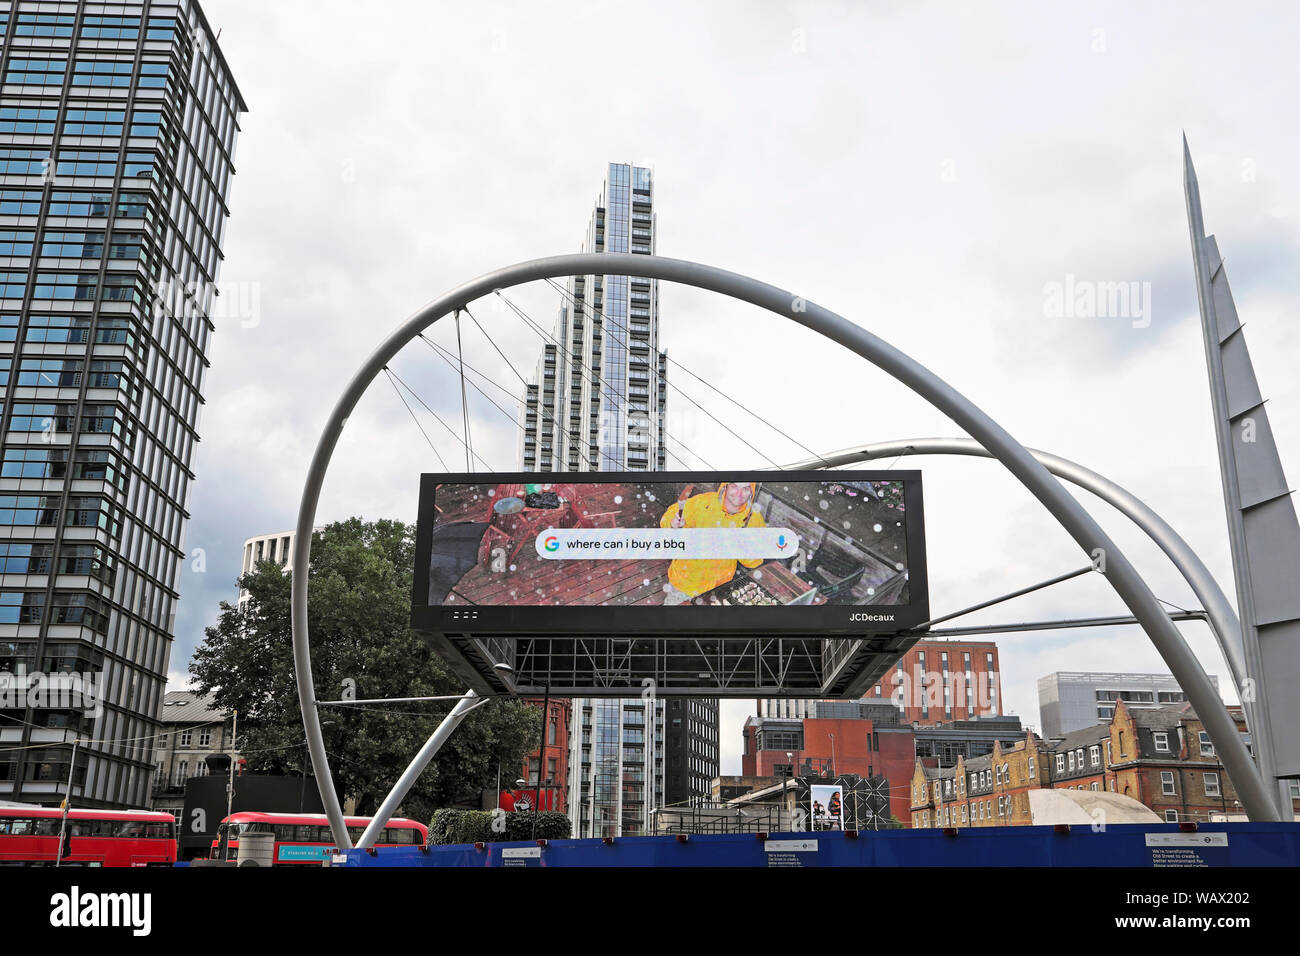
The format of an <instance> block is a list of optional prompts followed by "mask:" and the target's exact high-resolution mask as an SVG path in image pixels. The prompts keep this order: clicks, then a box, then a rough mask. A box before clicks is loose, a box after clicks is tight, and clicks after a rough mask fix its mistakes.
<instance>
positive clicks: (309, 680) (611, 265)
mask: <svg viewBox="0 0 1300 956" xmlns="http://www.w3.org/2000/svg"><path fill="white" fill-rule="evenodd" d="M593 272H595V273H601V274H607V275H626V276H636V277H639V278H647V279H660V280H663V281H666V282H676V283H679V284H682V285H688V286H693V287H695V288H698V289H703V290H705V291H708V292H715V293H719V294H721V295H725V296H728V297H730V298H733V299H737V300H739V301H742V302H748V303H749V304H751V305H754V306H757V307H759V308H761V309H766V310H767V311H769V312H772V313H774V314H776V315H779V316H782V317H783V318H787V319H790V320H792V321H794V322H796V323H798V324H799V325H802V326H804V327H805V328H807V329H809V330H811V331H814V332H817V333H818V334H820V335H823V336H825V337H826V338H828V339H830V340H831V341H832V342H836V343H838V344H839V345H841V346H843V347H844V348H847V349H849V350H850V351H852V352H853V353H855V354H856V355H859V356H861V357H862V358H864V359H866V360H867V361H868V362H870V363H871V364H873V365H875V366H876V367H877V368H879V369H881V370H882V371H884V372H886V373H887V374H889V375H891V376H892V377H893V378H895V379H897V380H898V381H899V382H901V383H902V384H904V385H906V386H907V387H908V388H910V389H911V390H912V391H914V392H916V393H917V394H918V395H920V396H921V397H922V398H923V399H925V400H926V401H927V402H929V403H930V404H931V405H932V406H934V407H935V408H937V409H938V410H939V411H941V412H943V413H944V414H946V415H947V416H948V417H949V418H951V419H952V420H953V421H954V422H955V423H956V424H957V425H958V426H959V427H960V428H962V429H963V430H964V431H966V432H967V433H968V434H969V435H971V436H972V437H973V438H974V439H975V440H976V441H978V442H979V443H980V445H981V446H983V447H984V448H985V449H987V450H988V452H989V453H990V455H991V456H992V457H994V458H996V459H998V461H1000V462H1001V463H1002V464H1003V465H1004V466H1005V467H1006V469H1007V470H1008V471H1010V472H1011V474H1013V475H1014V476H1015V477H1016V478H1017V479H1018V480H1019V481H1020V482H1021V484H1023V485H1024V486H1025V487H1026V488H1027V489H1028V490H1029V492H1030V493H1031V494H1033V495H1034V497H1035V498H1037V499H1038V500H1039V501H1040V502H1041V503H1042V504H1043V506H1044V507H1046V508H1047V510H1048V512H1049V513H1050V514H1051V515H1052V516H1053V517H1054V518H1055V519H1056V520H1057V521H1058V522H1059V523H1060V524H1061V526H1062V527H1063V528H1065V530H1066V531H1067V532H1068V533H1069V534H1070V536H1071V537H1072V538H1073V539H1074V540H1075V543H1077V544H1078V545H1079V547H1080V548H1081V549H1082V550H1083V551H1084V553H1085V554H1087V555H1089V556H1090V557H1094V558H1095V556H1096V555H1098V554H1100V555H1104V557H1105V561H1104V565H1103V566H1104V569H1105V570H1104V571H1101V573H1102V574H1103V575H1104V576H1105V578H1106V580H1107V581H1108V582H1109V583H1110V585H1111V587H1112V588H1114V590H1115V592H1116V593H1117V594H1118V595H1119V597H1120V598H1121V600H1123V601H1124V603H1125V605H1127V607H1128V608H1129V610H1130V611H1131V612H1132V614H1133V616H1134V617H1135V618H1136V619H1137V621H1138V622H1139V623H1140V624H1141V625H1142V628H1143V630H1144V631H1145V632H1146V633H1147V636H1148V637H1149V638H1150V639H1151V642H1152V643H1153V644H1154V645H1155V647H1156V650H1157V652H1158V653H1159V654H1160V656H1161V657H1162V658H1163V659H1164V661H1165V664H1166V665H1167V666H1168V667H1169V670H1170V672H1171V673H1172V674H1173V675H1174V676H1175V677H1176V678H1177V679H1178V682H1179V684H1180V685H1181V686H1182V688H1183V690H1184V692H1185V693H1186V694H1187V697H1188V699H1189V700H1190V702H1191V703H1192V705H1193V706H1194V707H1195V708H1196V710H1197V713H1198V715H1199V716H1200V717H1201V720H1202V721H1203V723H1204V724H1205V728H1206V730H1207V732H1208V733H1209V734H1210V738H1211V739H1212V740H1213V742H1214V744H1215V747H1216V749H1217V750H1218V752H1219V754H1220V758H1221V760H1222V762H1223V765H1224V768H1225V769H1226V770H1227V772H1228V774H1229V775H1230V776H1231V778H1232V780H1233V782H1234V784H1235V785H1236V787H1237V791H1238V796H1239V797H1240V799H1241V803H1242V807H1243V809H1244V810H1245V811H1246V813H1247V814H1248V815H1249V817H1250V819H1251V820H1257V821H1265V820H1266V821H1275V820H1277V819H1278V816H1279V814H1278V810H1277V807H1276V806H1275V804H1274V802H1273V800H1272V799H1271V798H1270V794H1269V790H1268V788H1266V787H1265V785H1264V782H1263V780H1262V779H1261V777H1260V775H1259V774H1258V773H1257V771H1256V768H1255V765H1254V763H1253V762H1252V761H1251V757H1250V753H1249V752H1248V750H1247V749H1246V745H1245V743H1243V741H1242V740H1241V736H1240V734H1238V732H1237V728H1236V725H1235V724H1234V722H1233V720H1232V718H1231V716H1230V715H1229V714H1228V711H1227V709H1226V707H1224V705H1223V702H1222V701H1221V700H1220V699H1219V697H1218V694H1217V692H1216V691H1215V689H1214V686H1213V685H1212V684H1211V683H1210V679H1209V677H1208V676H1206V673H1205V671H1204V669H1203V668H1202V667H1201V665H1200V662H1199V661H1198V660H1197V659H1196V657H1195V655H1193V654H1192V652H1191V650H1190V648H1188V646H1187V643H1186V641H1185V640H1184V639H1183V636H1182V633H1181V632H1180V631H1179V630H1178V628H1177V627H1176V626H1175V625H1174V623H1173V622H1172V621H1171V620H1170V619H1169V617H1168V615H1167V614H1166V613H1165V610H1164V608H1163V607H1161V605H1160V602H1159V601H1158V600H1157V598H1156V596H1155V595H1154V594H1153V593H1152V592H1151V589H1150V588H1149V587H1148V586H1147V584H1146V582H1145V581H1144V580H1143V579H1142V576H1141V575H1140V574H1139V573H1138V571H1137V569H1136V568H1135V567H1134V566H1133V564H1132V563H1131V562H1130V561H1129V560H1128V558H1127V557H1125V556H1124V554H1123V552H1122V551H1120V549H1119V548H1118V547H1117V546H1116V545H1115V543H1114V542H1113V541H1111V539H1110V537H1109V536H1108V535H1107V534H1106V532H1105V531H1104V530H1103V529H1102V527H1101V526H1100V525H1099V524H1098V523H1097V522H1096V520H1095V519H1093V517H1092V516H1091V515H1090V514H1088V512H1087V511H1086V510H1085V509H1084V508H1083V506H1082V505H1081V504H1079V502H1078V501H1077V500H1075V498H1074V497H1073V496H1072V495H1071V494H1070V493H1069V491H1067V490H1066V488H1065V486H1064V485H1062V484H1061V482H1060V481H1058V480H1057V479H1056V478H1054V477H1053V476H1052V474H1051V473H1050V472H1049V471H1048V470H1047V468H1046V467H1044V466H1043V464H1042V463H1041V462H1039V461H1038V460H1037V459H1036V458H1034V456H1033V455H1032V454H1031V453H1030V452H1029V451H1028V450H1027V449H1026V448H1025V447H1024V446H1023V445H1021V444H1020V443H1019V442H1017V441H1016V440H1015V439H1014V438H1013V437H1012V436H1011V435H1010V433H1008V432H1007V431H1006V429H1004V428H1003V427H1002V426H1001V425H999V424H998V423H997V422H996V421H994V420H993V419H992V418H991V417H989V415H988V414H987V413H985V412H984V411H983V410H981V409H980V408H979V407H977V406H976V405H975V404H974V403H973V402H971V401H970V399H968V398H966V397H965V396H964V395H962V394H961V393H960V392H958V391H957V390H956V389H955V388H953V387H952V386H951V385H949V384H948V383H947V382H946V381H944V380H943V379H941V378H940V377H939V376H937V375H935V374H934V373H933V372H931V371H930V370H929V369H927V368H926V367H925V366H923V365H921V364H920V363H919V362H917V361H916V360H915V359H913V358H911V357H910V356H908V355H906V354H905V353H903V352H902V351H900V350H899V349H897V348H895V347H894V346H892V345H890V344H889V343H888V342H886V341H884V340H883V339H881V338H880V337H878V336H876V335H874V334H873V333H871V332H869V331H867V330H866V329H864V328H862V327H860V326H858V325H855V324H853V323H852V322H850V321H848V320H847V319H845V318H844V317H843V316H840V315H837V314H836V313H834V312H832V311H830V310H829V309H826V308H824V307H822V306H820V305H817V304H816V303H813V302H811V301H808V300H807V299H805V298H804V297H802V296H799V295H797V294H795V293H792V292H789V291H787V290H784V289H780V288H778V287H776V286H773V285H769V284H768V283H766V282H761V281H759V280H757V279H753V278H750V277H748V276H743V275H739V274H738V273H734V272H728V271H727V270H725V269H719V268H716V267H714V266H707V265H702V264H700V263H696V262H689V261H686V260H682V259H668V258H661V257H658V256H647V255H640V254H636V253H614V252H593V253H574V254H571V255H562V256H551V257H548V258H544V259H533V260H530V261H528V262H521V263H518V264H516V265H512V266H507V267H505V268H503V269H498V270H496V271H494V272H489V273H487V274H485V275H482V276H480V277H478V278H477V279H473V280H471V281H470V282H467V283H465V284H463V285H461V286H459V287H457V288H455V289H453V290H451V291H450V292H448V293H446V294H445V295H443V296H441V297H440V298H438V299H435V300H434V301H433V302H431V303H429V304H428V305H426V306H425V307H424V308H423V309H421V310H420V311H418V312H416V313H415V314H414V315H413V316H411V317H410V318H409V319H407V320H406V322H404V323H403V324H402V325H401V326H399V327H398V328H397V329H396V330H395V331H394V332H392V333H391V334H390V335H389V336H388V338H386V339H385V340H384V342H383V343H382V344H381V345H380V346H379V348H378V349H376V350H375V352H374V353H372V354H371V356H370V357H369V358H368V359H366V361H365V363H364V364H363V365H362V366H361V368H360V370H359V371H358V372H357V373H356V374H355V375H354V376H353V378H352V379H351V381H349V383H348V384H347V386H346V388H345V389H344V391H343V394H342V396H341V397H340V398H339V400H338V401H337V403H336V404H335V405H334V408H333V410H332V411H331V412H330V414H329V418H328V419H327V421H326V423H325V427H324V429H323V430H322V433H321V437H320V440H319V441H318V442H317V445H316V450H315V452H314V454H313V455H312V460H311V464H310V466H309V467H308V470H307V477H306V479H305V481H304V484H303V493H302V500H301V502H300V504H299V509H298V522H297V526H296V530H297V535H298V541H299V547H298V549H297V550H296V552H295V554H294V560H293V585H292V621H293V628H292V629H293V655H294V672H295V677H296V680H297V684H298V700H299V705H300V707H301V710H302V716H303V728H304V731H305V734H306V738H307V746H308V752H309V754H310V755H311V760H312V768H313V770H314V771H315V774H316V783H317V786H318V787H319V789H320V794H321V801H322V803H323V804H324V806H325V812H326V815H327V817H328V818H329V821H330V827H331V829H332V831H333V834H334V839H335V842H336V843H337V845H338V846H339V848H340V849H345V850H346V849H350V848H351V847H352V842H351V840H350V838H349V836H348V831H347V826H346V824H345V822H344V818H343V808H342V806H341V804H340V802H339V798H338V794H337V793H335V790H334V779H333V775H332V773H331V771H330V766H329V757H328V755H327V754H326V752H325V742H324V738H323V736H322V734H321V726H320V716H319V713H318V712H317V698H316V689H315V682H314V680H313V677H312V672H311V644H310V631H309V620H308V609H307V590H308V574H309V570H310V566H311V537H312V530H313V527H314V525H315V520H316V508H317V505H318V503H319V500H320V493H321V486H322V485H323V483H324V480H325V475H326V472H327V471H328V468H329V463H330V460H331V459H332V457H333V454H334V449H335V447H336V446H337V444H338V441H339V437H340V436H341V435H342V432H343V428H344V426H345V425H346V423H347V420H348V417H349V416H350V415H351V414H352V412H353V410H354V409H355V408H356V405H357V402H358V401H360V399H361V396H362V395H363V394H364V393H365V390H366V388H367V387H368V386H369V385H370V383H371V381H373V380H374V378H375V377H376V376H377V375H378V374H379V373H380V372H381V371H382V370H383V369H384V367H385V366H386V365H387V364H388V363H389V362H390V361H391V360H392V359H393V357H394V356H396V355H397V353H398V352H399V351H401V349H402V348H403V347H404V346H406V344H407V343H409V342H410V341H411V340H413V339H414V338H416V336H418V335H419V333H421V332H422V331H424V330H425V329H426V328H428V327H429V326H431V325H432V324H433V323H434V322H436V321H438V320H439V319H441V318H443V317H444V316H447V315H450V314H452V313H453V312H455V311H456V310H457V309H460V308H463V307H464V306H466V305H468V304H469V303H470V302H473V301H475V300H476V299H479V298H482V297H483V296H485V295H487V294H489V293H491V292H494V291H496V290H499V289H505V288H512V287H514V286H517V285H522V284H524V283H527V282H535V281H538V280H542V279H554V278H563V277H565V276H572V275H585V274H588V273H593ZM415 769H416V767H415V765H412V767H411V768H408V771H407V772H408V773H410V772H411V771H412V770H415Z"/></svg>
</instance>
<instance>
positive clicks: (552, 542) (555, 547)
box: [542, 535, 560, 551]
mask: <svg viewBox="0 0 1300 956" xmlns="http://www.w3.org/2000/svg"><path fill="white" fill-rule="evenodd" d="M542 547H543V548H545V549H546V550H547V551H559V550H560V539H559V538H557V537H556V536H555V535H551V536H550V537H549V538H547V539H546V540H545V541H543V542H542Z"/></svg>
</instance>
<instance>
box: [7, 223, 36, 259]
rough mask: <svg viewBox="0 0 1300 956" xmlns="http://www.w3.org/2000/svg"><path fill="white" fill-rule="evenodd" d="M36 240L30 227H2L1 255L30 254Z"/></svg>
mask: <svg viewBox="0 0 1300 956" xmlns="http://www.w3.org/2000/svg"><path fill="white" fill-rule="evenodd" d="M35 240H36V233H34V232H32V231H31V230H30V229H0V256H30V255H31V254H32V246H33V244H34V243H35Z"/></svg>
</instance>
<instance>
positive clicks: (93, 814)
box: [0, 807, 176, 823]
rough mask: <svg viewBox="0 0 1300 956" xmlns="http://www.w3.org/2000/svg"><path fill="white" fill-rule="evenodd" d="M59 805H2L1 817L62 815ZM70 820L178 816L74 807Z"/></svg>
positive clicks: (146, 820) (156, 820)
mask: <svg viewBox="0 0 1300 956" xmlns="http://www.w3.org/2000/svg"><path fill="white" fill-rule="evenodd" d="M61 816H63V811H62V810H60V809H59V808H58V807H0V817H23V818H27V817H40V818H47V817H61ZM68 819H70V820H139V821H142V822H144V823H175V822H176V818H175V817H174V816H172V815H171V814H170V813H165V812H163V811H162V810H96V809H94V808H91V807H81V808H78V807H73V808H72V809H71V810H69V811H68Z"/></svg>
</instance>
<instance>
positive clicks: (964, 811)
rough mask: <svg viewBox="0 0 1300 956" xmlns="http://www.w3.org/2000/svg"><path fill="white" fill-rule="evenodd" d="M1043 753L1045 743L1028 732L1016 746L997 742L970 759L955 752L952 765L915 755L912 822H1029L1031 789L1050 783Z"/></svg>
mask: <svg viewBox="0 0 1300 956" xmlns="http://www.w3.org/2000/svg"><path fill="white" fill-rule="evenodd" d="M1047 752H1048V751H1047V748H1046V747H1045V746H1044V744H1043V741H1041V740H1040V739H1039V738H1038V736H1037V735H1036V734H1035V733H1034V732H1033V731H1027V732H1026V733H1025V736H1024V738H1023V739H1022V740H1020V741H1018V742H1016V743H1015V744H1011V745H1009V746H1004V745H1003V743H1002V742H1001V741H996V742H995V743H994V745H993V751H992V753H988V754H985V755H983V756H980V757H973V758H971V759H970V760H967V759H966V757H964V756H959V757H958V758H957V763H956V764H955V765H953V766H951V767H939V766H937V765H936V764H937V761H935V759H934V758H928V757H918V758H917V760H916V764H915V767H914V768H913V773H912V784H911V793H910V806H909V819H911V821H912V826H913V827H964V826H1025V825H1028V824H1030V823H1031V822H1032V821H1033V818H1032V815H1031V813H1030V809H1029V791H1030V790H1035V789H1038V788H1040V787H1045V786H1050V776H1049V771H1048V769H1047V760H1046V759H1045V758H1046V755H1047ZM927 764H929V765H927Z"/></svg>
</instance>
